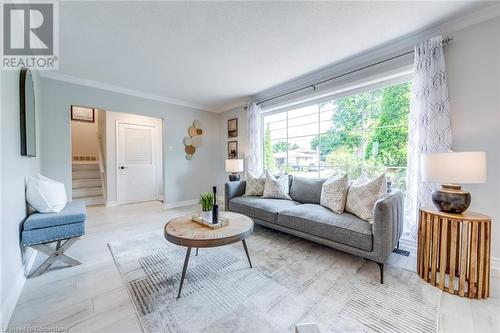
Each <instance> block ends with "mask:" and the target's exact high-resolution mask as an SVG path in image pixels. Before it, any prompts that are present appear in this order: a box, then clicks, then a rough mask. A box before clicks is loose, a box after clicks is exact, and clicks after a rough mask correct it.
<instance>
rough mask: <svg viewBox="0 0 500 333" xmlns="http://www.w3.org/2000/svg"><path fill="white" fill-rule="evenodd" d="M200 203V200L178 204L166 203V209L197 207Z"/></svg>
mask: <svg viewBox="0 0 500 333" xmlns="http://www.w3.org/2000/svg"><path fill="white" fill-rule="evenodd" d="M197 203H198V199H192V200H186V201H177V202H169V203H167V202H165V203H164V204H165V208H166V209H171V208H177V207H182V206H191V205H196V204H197Z"/></svg>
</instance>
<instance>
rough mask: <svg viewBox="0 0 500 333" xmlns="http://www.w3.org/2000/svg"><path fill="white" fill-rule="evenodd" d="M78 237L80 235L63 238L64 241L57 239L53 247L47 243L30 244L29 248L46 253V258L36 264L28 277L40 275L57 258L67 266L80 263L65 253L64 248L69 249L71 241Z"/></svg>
mask: <svg viewBox="0 0 500 333" xmlns="http://www.w3.org/2000/svg"><path fill="white" fill-rule="evenodd" d="M79 239H80V237H74V238H69V239H66V240H64V243H63V240H58V241H57V243H56V246H55V248H54V247H51V246H49V243H43V244H36V245H31V246H30V247H31V248H33V249H34V250H37V251H38V252H42V253H43V254H45V255H47V256H48V258H47V259H46V260H45V261H44V262H43V263H42V264H41V265H40V266H38V268H36V269H35V270H34V271H32V272H31V273H30V274H28V278H32V277H35V276H39V275H41V274H42V273H44V272H45V271H46V270H48V269H49V267H50V266H51V265H52V264H53V263H55V262H56V261H57V260H61V261H62V262H64V263H65V264H67V265H69V266H77V265H80V264H81V262H79V261H78V260H76V259H75V258H72V257H70V256H69V255H67V254H66V253H65V252H66V250H67V249H69V248H70V246H71V245H73V243H74V242H76V241H77V240H79Z"/></svg>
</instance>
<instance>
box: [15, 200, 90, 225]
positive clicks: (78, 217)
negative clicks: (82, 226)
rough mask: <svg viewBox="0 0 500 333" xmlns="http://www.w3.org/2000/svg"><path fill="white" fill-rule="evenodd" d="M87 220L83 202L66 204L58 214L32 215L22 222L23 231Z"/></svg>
mask: <svg viewBox="0 0 500 333" xmlns="http://www.w3.org/2000/svg"><path fill="white" fill-rule="evenodd" d="M86 218H87V212H86V210H85V203H84V202H68V203H67V204H66V206H64V208H63V210H61V211H60V212H59V213H46V214H42V213H33V214H31V215H30V216H29V217H28V218H27V219H26V221H24V225H23V230H34V229H41V228H49V227H54V226H59V225H65V224H71V223H78V222H84V221H85V219H86Z"/></svg>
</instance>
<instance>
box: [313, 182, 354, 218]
mask: <svg viewBox="0 0 500 333" xmlns="http://www.w3.org/2000/svg"><path fill="white" fill-rule="evenodd" d="M348 189H349V176H348V175H347V174H345V175H343V176H342V177H340V178H337V177H334V176H332V177H330V178H328V179H327V180H326V181H325V182H324V183H323V186H322V188H321V202H320V204H321V206H323V207H326V208H328V209H330V210H331V211H333V212H334V213H337V214H342V213H343V212H344V209H345V202H346V199H347V190H348Z"/></svg>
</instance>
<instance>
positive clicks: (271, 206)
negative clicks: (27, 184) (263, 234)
mask: <svg viewBox="0 0 500 333" xmlns="http://www.w3.org/2000/svg"><path fill="white" fill-rule="evenodd" d="M298 204H300V203H299V202H296V201H292V200H282V199H269V198H262V197H251V196H247V197H236V198H233V199H231V201H229V210H230V211H232V212H236V213H240V214H243V215H247V216H250V217H253V218H256V219H259V220H263V221H265V222H270V223H275V222H276V220H277V218H278V213H279V212H281V211H283V210H285V209H287V208H290V207H293V206H296V205H298Z"/></svg>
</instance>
